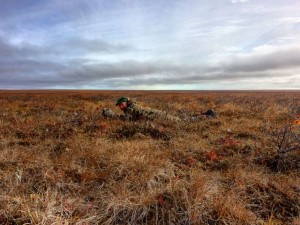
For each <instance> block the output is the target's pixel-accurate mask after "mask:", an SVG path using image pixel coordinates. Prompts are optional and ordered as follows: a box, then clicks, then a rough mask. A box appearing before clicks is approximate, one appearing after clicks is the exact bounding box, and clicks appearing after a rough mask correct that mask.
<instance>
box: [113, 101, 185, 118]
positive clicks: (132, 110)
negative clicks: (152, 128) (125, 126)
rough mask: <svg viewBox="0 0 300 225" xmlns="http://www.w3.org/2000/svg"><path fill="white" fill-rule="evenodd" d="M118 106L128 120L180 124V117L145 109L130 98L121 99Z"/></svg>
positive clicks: (117, 103) (117, 102)
mask: <svg viewBox="0 0 300 225" xmlns="http://www.w3.org/2000/svg"><path fill="white" fill-rule="evenodd" d="M115 105H116V106H118V107H119V108H120V109H121V110H122V111H123V112H124V116H125V118H126V119H130V120H139V119H149V120H153V119H166V120H170V121H173V122H179V121H181V119H180V118H179V117H176V116H173V115H170V114H168V113H167V112H166V111H161V110H157V109H153V108H149V107H143V106H140V105H138V104H136V102H134V101H132V100H131V99H130V98H128V97H121V98H119V99H118V100H117V101H116V104H115Z"/></svg>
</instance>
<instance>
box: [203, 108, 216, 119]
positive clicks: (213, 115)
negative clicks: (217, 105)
mask: <svg viewBox="0 0 300 225" xmlns="http://www.w3.org/2000/svg"><path fill="white" fill-rule="evenodd" d="M202 115H204V116H207V117H217V114H216V112H215V111H214V110H213V109H209V110H207V111H206V112H205V113H202Z"/></svg>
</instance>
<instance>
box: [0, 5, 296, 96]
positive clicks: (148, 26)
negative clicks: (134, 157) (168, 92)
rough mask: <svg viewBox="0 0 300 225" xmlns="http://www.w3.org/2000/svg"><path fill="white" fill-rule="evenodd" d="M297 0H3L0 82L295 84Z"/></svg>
mask: <svg viewBox="0 0 300 225" xmlns="http://www.w3.org/2000/svg"><path fill="white" fill-rule="evenodd" d="M299 12H300V1H299V0H264V1H262V0H214V1H209V0H153V1H149V0H64V1H62V0H9V1H8V0H7V1H2V2H1V7H0V89H187V90H190V89H196V90H212V89H214V90H216V89H226V90H234V89H298V90H299V89H300V14H299Z"/></svg>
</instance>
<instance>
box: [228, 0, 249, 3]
mask: <svg viewBox="0 0 300 225" xmlns="http://www.w3.org/2000/svg"><path fill="white" fill-rule="evenodd" d="M231 2H232V3H246V2H249V0H231Z"/></svg>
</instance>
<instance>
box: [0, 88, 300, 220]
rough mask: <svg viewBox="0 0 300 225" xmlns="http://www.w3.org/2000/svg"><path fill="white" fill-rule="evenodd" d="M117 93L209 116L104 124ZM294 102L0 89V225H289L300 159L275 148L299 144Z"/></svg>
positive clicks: (295, 215) (295, 216)
mask: <svg viewBox="0 0 300 225" xmlns="http://www.w3.org/2000/svg"><path fill="white" fill-rule="evenodd" d="M123 95H127V96H131V97H133V98H136V99H137V100H138V102H139V103H140V104H141V105H144V106H149V107H153V108H158V109H165V110H167V111H168V112H170V113H171V114H173V115H176V116H179V117H182V118H185V117H187V116H192V115H197V114H200V113H201V112H203V111H205V110H206V109H208V108H209V107H213V108H214V109H215V110H216V111H217V113H218V118H213V119H205V118H201V119H199V120H197V121H189V122H188V121H185V122H179V123H172V122H170V121H160V120H154V121H137V122H134V121H121V120H118V119H107V118H104V117H102V115H101V109H102V108H104V107H108V108H112V109H113V110H115V111H116V112H118V109H117V108H115V107H114V101H115V100H116V98H118V97H119V96H123ZM299 102H300V93H299V92H282V93H279V92H261V93H258V92H256V93H254V92H231V93H230V92H142V91H141V92H138V91H135V92H120V91H119V92H113V91H102V92H100V91H99V92H97V91H89V92H88V91H27V92H26V91H24V92H21V91H20V92H8V91H7V92H5V91H2V92H0V104H1V107H0V224H26V223H27V224H273V225H275V224H299V221H300V216H299V212H300V203H299V202H300V188H299V187H300V175H299V174H300V173H299V172H300V163H299V161H300V151H298V150H295V151H294V150H293V151H289V152H284V154H280V153H279V150H280V149H279V147H278V146H279V145H280V144H281V146H280V148H281V151H282V148H288V147H289V146H297V144H299V143H297V137H298V138H299V136H300V135H299V134H300V128H299V124H298V122H297V121H299V117H297V115H298V116H299V114H300V108H299V107H300V106H299ZM118 113H119V112H118ZM287 126H288V127H289V129H290V130H289V133H288V134H289V135H284V133H283V132H282V130H283V129H286V127H287ZM283 135H284V136H283ZM293 135H294V136H293ZM281 139H284V141H279V143H278V140H281Z"/></svg>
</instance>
